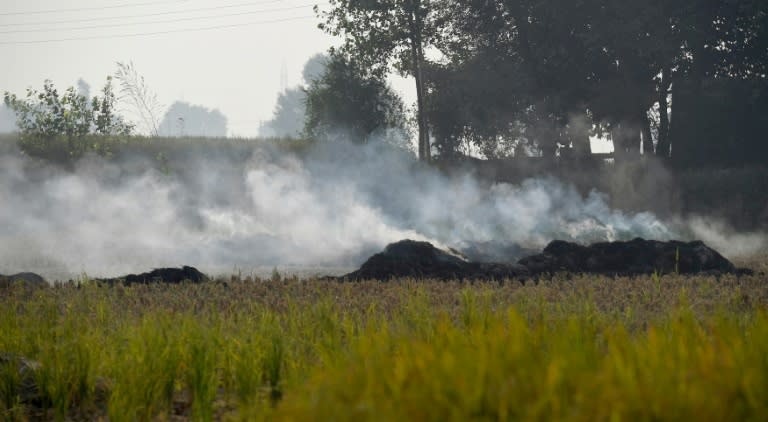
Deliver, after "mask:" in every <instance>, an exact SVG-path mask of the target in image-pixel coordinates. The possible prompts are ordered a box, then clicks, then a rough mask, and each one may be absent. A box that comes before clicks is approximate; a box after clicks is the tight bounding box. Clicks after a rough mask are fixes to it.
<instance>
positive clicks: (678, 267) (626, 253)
mask: <svg viewBox="0 0 768 422" xmlns="http://www.w3.org/2000/svg"><path fill="white" fill-rule="evenodd" d="M562 272H566V273H589V274H601V275H610V276H622V275H643V274H669V273H678V274H713V275H719V274H747V273H749V271H748V270H742V269H737V268H736V267H735V266H734V265H733V264H732V263H731V262H730V261H728V260H727V259H726V258H724V257H723V256H722V255H720V254H719V253H718V252H717V251H715V250H714V249H711V248H709V247H708V246H706V245H705V244H704V243H703V242H700V241H694V242H680V241H669V242H661V241H654V240H644V239H634V240H631V241H627V242H600V243H595V244H592V245H589V246H583V245H579V244H577V243H571V242H565V241H562V240H556V241H553V242H551V243H550V244H549V245H547V247H546V248H544V250H543V252H542V253H540V254H536V255H531V256H528V257H526V258H523V259H521V260H519V261H518V263H517V264H505V263H491V262H472V261H469V260H467V259H466V258H464V257H463V256H462V255H461V254H459V253H456V252H453V251H445V250H442V249H438V248H436V247H434V246H433V245H432V244H430V243H428V242H418V241H414V240H401V241H399V242H396V243H392V244H390V245H387V247H386V248H385V249H384V251H383V252H380V253H377V254H376V255H373V256H372V257H370V258H369V259H368V260H367V261H366V262H365V263H363V265H362V266H361V267H360V268H359V269H358V270H357V271H354V272H351V273H349V274H347V275H345V276H342V277H340V279H346V280H374V279H376V280H387V279H390V278H396V277H414V278H433V279H494V280H500V279H505V278H510V279H526V278H529V277H532V276H538V275H542V274H555V273H562Z"/></svg>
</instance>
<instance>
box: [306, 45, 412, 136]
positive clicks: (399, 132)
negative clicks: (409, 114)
mask: <svg viewBox="0 0 768 422" xmlns="http://www.w3.org/2000/svg"><path fill="white" fill-rule="evenodd" d="M306 107H307V108H306V111H307V118H306V123H305V132H306V133H307V135H308V136H310V137H312V138H315V139H318V138H320V139H322V138H329V137H332V138H336V137H347V138H348V139H349V140H351V141H353V142H358V143H361V142H367V141H368V140H369V139H370V138H371V137H372V136H375V135H378V136H384V137H385V138H386V137H390V138H391V137H394V138H395V139H396V140H397V138H398V137H399V138H400V140H402V139H404V138H405V133H406V129H405V127H406V122H405V116H404V106H403V103H402V101H401V100H400V97H398V96H397V94H395V92H394V91H392V89H391V88H389V86H387V84H386V82H385V81H383V80H382V79H381V78H377V77H374V76H371V75H368V74H367V72H366V71H364V70H363V69H361V66H360V65H359V64H358V63H356V62H354V61H353V60H351V59H349V58H346V57H343V56H341V55H339V54H334V55H333V56H332V57H331V59H330V61H329V62H328V63H327V65H326V68H325V72H324V73H323V74H322V76H321V77H320V78H319V79H316V80H314V81H312V83H310V85H309V87H308V88H307V90H306Z"/></svg>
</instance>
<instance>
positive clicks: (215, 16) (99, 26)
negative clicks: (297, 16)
mask: <svg viewBox="0 0 768 422" xmlns="http://www.w3.org/2000/svg"><path fill="white" fill-rule="evenodd" d="M314 5H315V3H307V4H302V5H299V6H292V7H280V8H276V9H261V10H252V11H248V12H238V13H226V14H219V15H209V16H192V17H186V18H176V19H165V20H158V21H149V22H128V23H114V24H104V25H89V26H77V27H68V28H53V29H12V30H9V31H0V34H18V33H37V32H53V31H80V30H87V29H97V28H117V27H124V26H135V25H152V24H159V23H175V22H187V21H196V20H205V19H216V18H227V17H234V16H247V15H258V14H262V13H269V12H284V11H288V10H296V9H303V8H306V7H310V6H314Z"/></svg>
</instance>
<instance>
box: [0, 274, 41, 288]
mask: <svg viewBox="0 0 768 422" xmlns="http://www.w3.org/2000/svg"><path fill="white" fill-rule="evenodd" d="M13 283H23V284H25V285H28V286H47V285H48V283H46V281H45V279H44V278H43V277H42V276H40V275H38V274H35V273H17V274H13V275H2V274H0V287H1V286H10V285H11V284H13Z"/></svg>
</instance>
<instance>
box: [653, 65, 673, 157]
mask: <svg viewBox="0 0 768 422" xmlns="http://www.w3.org/2000/svg"><path fill="white" fill-rule="evenodd" d="M671 79H672V72H671V70H670V68H669V66H668V65H665V66H664V67H663V68H662V69H661V83H660V84H659V143H658V144H657V145H656V155H658V156H659V157H662V158H669V155H670V151H669V146H670V143H669V132H670V131H669V126H670V125H669V112H668V110H669V102H668V101H667V97H668V96H669V90H670V87H671V82H672V81H671Z"/></svg>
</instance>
